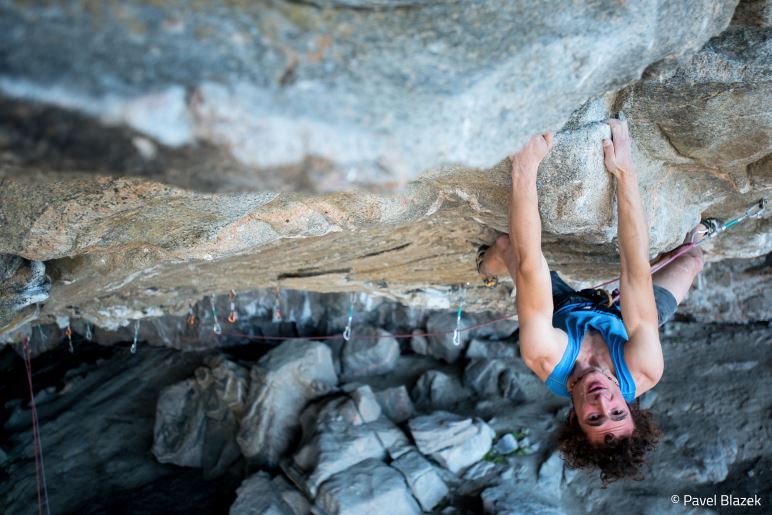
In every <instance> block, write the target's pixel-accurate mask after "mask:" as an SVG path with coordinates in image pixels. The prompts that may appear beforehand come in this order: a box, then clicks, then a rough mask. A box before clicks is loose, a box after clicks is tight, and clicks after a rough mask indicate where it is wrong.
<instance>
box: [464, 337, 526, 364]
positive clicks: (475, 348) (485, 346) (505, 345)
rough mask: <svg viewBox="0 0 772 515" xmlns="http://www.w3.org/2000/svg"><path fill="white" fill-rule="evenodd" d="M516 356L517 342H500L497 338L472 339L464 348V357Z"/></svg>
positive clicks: (507, 357) (510, 357)
mask: <svg viewBox="0 0 772 515" xmlns="http://www.w3.org/2000/svg"><path fill="white" fill-rule="evenodd" d="M516 356H517V344H515V343H513V342H500V341H497V340H480V339H478V338H474V339H472V341H470V342H469V346H468V347H467V349H466V357H467V358H469V359H473V358H487V359H492V358H504V359H515V357H516Z"/></svg>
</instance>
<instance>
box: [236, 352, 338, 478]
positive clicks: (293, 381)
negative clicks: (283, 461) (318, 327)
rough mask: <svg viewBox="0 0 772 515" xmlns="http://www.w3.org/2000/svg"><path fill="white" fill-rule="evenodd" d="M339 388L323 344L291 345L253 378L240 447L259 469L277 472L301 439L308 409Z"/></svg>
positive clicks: (269, 359) (255, 369)
mask: <svg viewBox="0 0 772 515" xmlns="http://www.w3.org/2000/svg"><path fill="white" fill-rule="evenodd" d="M337 383H338V377H337V375H336V374H335V369H334V368H333V364H332V357H331V355H330V349H329V348H328V347H327V346H326V345H324V344H322V343H319V342H295V341H287V342H285V343H283V344H282V345H280V346H278V347H276V348H275V349H272V350H271V352H269V353H268V354H266V355H265V356H264V357H263V358H262V359H261V360H260V361H259V362H258V363H257V364H256V365H255V366H253V367H252V370H251V372H250V385H249V396H248V398H247V401H246V405H247V408H246V413H245V415H244V419H243V420H242V422H241V426H240V430H239V434H238V443H239V446H240V447H241V450H242V453H243V454H244V455H245V456H247V457H248V458H250V459H251V460H252V461H254V462H255V463H258V464H260V465H262V466H266V467H275V466H277V465H278V464H279V458H280V456H281V455H282V454H284V453H285V452H286V451H287V450H288V448H289V444H290V443H291V442H293V441H294V440H295V438H296V437H297V432H298V429H299V428H300V424H299V422H298V418H299V415H300V412H301V410H302V409H303V408H304V407H305V406H306V404H307V403H308V402H309V401H311V400H313V399H315V398H316V397H319V396H322V395H324V394H326V393H329V392H330V390H332V389H333V388H334V387H335V386H336V385H337Z"/></svg>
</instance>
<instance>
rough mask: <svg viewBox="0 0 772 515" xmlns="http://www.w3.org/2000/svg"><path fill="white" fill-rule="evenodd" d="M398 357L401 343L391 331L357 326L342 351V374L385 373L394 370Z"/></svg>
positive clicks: (348, 375)
mask: <svg viewBox="0 0 772 515" xmlns="http://www.w3.org/2000/svg"><path fill="white" fill-rule="evenodd" d="M363 337H368V338H363ZM373 337H377V338H373ZM398 359H399V343H398V342H397V340H395V339H394V338H392V337H391V334H390V333H389V332H387V331H384V330H383V329H376V328H374V327H369V326H365V327H356V328H355V329H354V331H353V335H352V337H351V339H350V340H349V341H347V342H346V344H345V345H344V346H343V350H342V352H341V368H342V375H343V376H345V377H361V376H370V375H378V374H385V373H386V372H391V371H392V370H394V367H395V366H396V364H397V360H398Z"/></svg>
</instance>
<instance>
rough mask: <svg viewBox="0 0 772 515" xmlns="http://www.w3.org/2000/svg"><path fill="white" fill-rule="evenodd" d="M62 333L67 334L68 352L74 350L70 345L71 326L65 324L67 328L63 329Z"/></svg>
mask: <svg viewBox="0 0 772 515" xmlns="http://www.w3.org/2000/svg"><path fill="white" fill-rule="evenodd" d="M64 335H65V336H67V348H68V349H69V350H70V354H72V353H73V352H75V349H74V348H73V347H72V327H70V326H69V325H67V328H66V329H65V330H64Z"/></svg>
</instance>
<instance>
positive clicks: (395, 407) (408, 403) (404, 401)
mask: <svg viewBox="0 0 772 515" xmlns="http://www.w3.org/2000/svg"><path fill="white" fill-rule="evenodd" d="M375 398H376V399H377V400H378V404H380V406H381V410H382V411H383V414H384V415H385V416H386V417H387V418H388V419H389V420H391V421H392V422H395V423H397V424H401V423H402V422H404V421H405V420H407V419H409V418H411V417H412V416H413V415H414V414H415V407H414V406H413V401H412V400H411V399H410V394H409V393H408V391H407V388H405V386H404V385H400V386H394V387H392V388H386V389H384V390H379V391H377V392H375Z"/></svg>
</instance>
